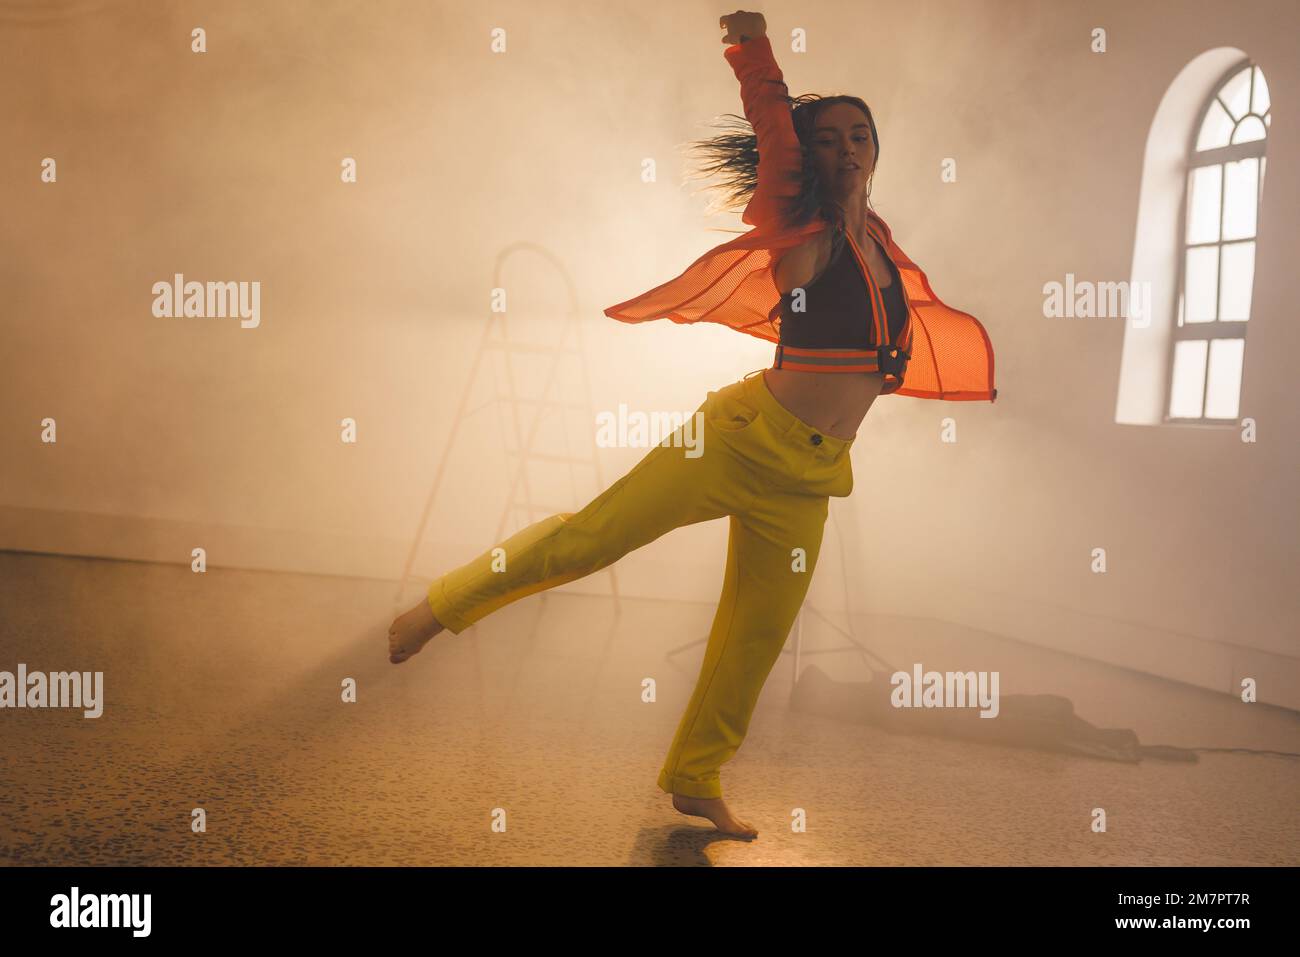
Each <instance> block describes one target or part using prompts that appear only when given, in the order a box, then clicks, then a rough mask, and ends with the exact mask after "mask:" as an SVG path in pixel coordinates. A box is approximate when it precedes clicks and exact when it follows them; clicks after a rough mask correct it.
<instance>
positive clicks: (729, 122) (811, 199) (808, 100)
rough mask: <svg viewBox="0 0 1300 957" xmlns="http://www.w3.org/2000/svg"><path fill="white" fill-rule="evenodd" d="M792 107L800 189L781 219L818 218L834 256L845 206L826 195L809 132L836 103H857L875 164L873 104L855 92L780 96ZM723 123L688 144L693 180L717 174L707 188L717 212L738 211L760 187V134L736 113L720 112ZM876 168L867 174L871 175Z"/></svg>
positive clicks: (840, 240) (804, 220)
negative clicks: (828, 232) (825, 225)
mask: <svg viewBox="0 0 1300 957" xmlns="http://www.w3.org/2000/svg"><path fill="white" fill-rule="evenodd" d="M783 99H784V100H786V102H788V103H789V104H790V106H791V121H792V122H793V124H794V131H795V135H796V136H797V137H798V138H799V145H800V147H801V152H802V154H803V163H802V168H801V169H800V171H799V173H798V182H799V192H798V193H797V194H796V195H795V196H793V197H790V198H788V199H786V200H784V201H783V206H784V208H783V210H782V215H783V219H784V220H785V222H786V223H787V225H790V226H803V225H806V224H807V223H809V222H811V221H812V220H813V218H814V217H816V216H821V217H822V218H824V219H825V220H826V221H827V222H829V223H830V224H831V226H832V227H833V235H834V242H833V247H832V248H833V250H834V254H835V255H838V253H839V248H840V245H841V244H842V243H843V241H844V237H843V233H844V210H843V208H842V207H841V206H840V205H839V203H837V202H835V200H834V199H832V198H831V197H829V196H827V195H826V194H825V192H824V190H823V188H822V187H823V184H822V183H821V182H820V181H819V180H818V178H817V171H816V169H815V167H814V166H813V163H812V159H811V157H810V155H809V154H810V147H811V146H812V139H813V130H814V129H815V127H816V125H817V117H818V115H820V113H821V111H822V109H823V108H824V107H827V106H831V105H833V104H835V103H848V104H850V105H851V106H856V107H857V108H858V109H859V110H861V111H862V112H863V113H865V114H866V117H867V124H868V125H869V126H870V127H871V139H872V141H873V142H874V143H875V146H876V165H878V164H879V162H880V137H879V136H878V135H877V133H876V119H875V117H874V116H872V115H871V107H869V106H867V104H866V103H865V102H864V101H863V100H861V99H860V98H858V97H856V96H847V95H838V96H819V95H818V94H816V93H807V94H804V95H803V96H799V97H790V96H785V97H783ZM723 120H724V122H722V123H719V124H717V128H721V129H723V130H724V132H721V133H718V134H716V135H714V136H712V137H710V138H709V139H705V140H696V141H695V142H693V143H692V144H691V147H690V152H691V153H693V154H695V155H696V156H698V157H699V158H700V161H699V163H698V166H697V168H696V171H695V172H694V173H693V174H692V175H693V178H697V179H702V178H708V177H712V176H717V177H718V182H716V183H713V184H711V185H710V186H709V187H708V188H709V189H713V190H716V191H717V192H718V193H719V194H720V197H721V198H720V201H719V202H718V204H717V206H716V209H717V210H718V211H734V212H741V211H743V210H744V208H745V206H746V205H748V203H749V200H750V199H751V198H752V197H753V195H754V190H755V189H756V188H757V187H758V136H757V134H756V133H755V132H754V128H753V127H752V126H751V125H750V123H749V121H748V120H746V119H745V118H744V117H743V116H737V115H736V114H735V113H724V114H723ZM875 172H876V171H875V167H874V166H873V167H872V170H871V177H872V179H874V178H875ZM867 206H868V208H870V209H871V210H872V211H874V210H875V207H874V206H872V205H871V180H870V179H869V180H868V181H867Z"/></svg>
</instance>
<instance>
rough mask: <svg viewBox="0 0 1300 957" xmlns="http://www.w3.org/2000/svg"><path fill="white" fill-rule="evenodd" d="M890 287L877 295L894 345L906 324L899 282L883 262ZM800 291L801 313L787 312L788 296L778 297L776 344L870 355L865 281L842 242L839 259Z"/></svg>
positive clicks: (891, 267)
mask: <svg viewBox="0 0 1300 957" xmlns="http://www.w3.org/2000/svg"><path fill="white" fill-rule="evenodd" d="M885 262H887V263H888V264H889V272H890V275H892V276H893V277H894V281H893V282H891V283H890V284H889V285H888V286H885V287H884V288H883V289H881V290H880V294H881V297H882V298H883V299H884V300H885V314H886V316H887V317H888V320H889V341H890V342H891V343H893V342H897V341H898V337H899V335H901V334H902V331H903V326H904V324H905V323H906V322H907V303H906V302H905V301H904V300H903V281H902V279H901V277H900V276H899V275H898V267H897V266H895V265H894V263H893V261H892V260H890V259H889V257H888V256H886V257H885ZM803 289H804V303H803V304H804V311H803V312H796V311H794V310H792V309H791V308H790V306H791V302H792V300H793V298H794V293H793V291H791V292H788V293H786V294H785V295H783V296H782V297H781V301H780V303H778V305H777V310H778V311H779V312H780V316H781V328H780V343H781V344H782V345H786V346H796V347H798V348H803V349H871V348H874V347H873V345H872V342H871V339H872V334H873V328H872V322H871V299H870V292H869V290H868V289H867V281H866V279H865V278H864V277H863V275H862V270H861V269H859V268H858V263H857V257H856V256H854V255H853V250H852V249H850V248H849V240H848V239H847V238H846V239H845V240H844V243H843V245H842V246H841V247H840V252H839V255H838V256H836V257H835V258H834V259H832V260H831V263H830V265H828V266H827V267H826V269H824V270H823V271H822V274H821V275H820V276H818V277H817V278H816V279H815V280H813V281H812V282H811V283H809V284H808V285H806V286H804V287H803ZM881 344H882V345H883V343H881Z"/></svg>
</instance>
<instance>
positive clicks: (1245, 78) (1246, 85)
mask: <svg viewBox="0 0 1300 957" xmlns="http://www.w3.org/2000/svg"><path fill="white" fill-rule="evenodd" d="M1219 99H1221V100H1223V103H1224V105H1225V106H1227V108H1228V112H1229V113H1231V114H1232V118H1233V119H1234V120H1239V119H1241V118H1242V117H1243V116H1245V115H1246V114H1247V113H1249V112H1250V67H1246V68H1244V69H1243V70H1241V71H1240V72H1238V73H1237V75H1236V76H1234V77H1233V78H1232V79H1231V80H1229V81H1228V82H1227V83H1225V84H1223V89H1221V90H1220V91H1219Z"/></svg>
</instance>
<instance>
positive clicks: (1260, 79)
mask: <svg viewBox="0 0 1300 957" xmlns="http://www.w3.org/2000/svg"><path fill="white" fill-rule="evenodd" d="M1250 112H1252V113H1258V114H1259V115H1260V116H1263V115H1264V114H1265V113H1267V112H1268V84H1267V83H1265V82H1264V71H1263V70H1261V69H1260V68H1259V67H1255V95H1254V96H1253V97H1251V101H1250Z"/></svg>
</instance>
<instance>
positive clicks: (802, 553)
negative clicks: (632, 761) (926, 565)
mask: <svg viewBox="0 0 1300 957" xmlns="http://www.w3.org/2000/svg"><path fill="white" fill-rule="evenodd" d="M687 428H693V429H694V430H695V431H694V433H693V438H694V442H695V443H697V445H696V447H695V448H693V449H692V448H690V445H691V443H689V442H687V441H685V439H684V436H683V435H682V430H683V429H687ZM852 444H853V440H852V439H840V438H836V437H834V436H830V435H824V434H821V433H819V432H818V431H817V430H816V429H814V428H813V427H812V426H810V425H808V424H807V423H805V422H804V421H803V420H801V419H799V418H797V417H796V416H795V415H794V414H793V413H792V412H790V411H789V410H788V409H786V408H785V407H784V406H783V405H781V404H780V403H779V402H778V401H777V400H776V397H775V396H773V395H772V393H771V391H770V390H769V389H768V387H767V383H766V381H765V379H764V377H763V375H754V374H753V373H750V374H749V375H747V376H746V377H745V378H743V379H740V380H738V381H737V382H733V383H732V384H731V385H728V386H724V387H723V388H721V389H718V390H716V391H711V392H709V393H708V394H707V396H706V398H705V400H704V402H703V403H702V404H701V405H700V407H699V408H698V409H697V410H696V412H695V413H694V415H693V416H692V417H691V419H690V420H688V421H687V422H685V423H684V424H683V425H682V427H681V429H678V431H677V432H676V433H674V434H673V435H672V436H670V437H668V438H667V439H665V440H664V441H663V442H662V443H660V444H658V445H655V446H654V447H653V448H651V449H650V451H649V452H648V453H647V454H646V456H645V457H644V458H643V459H641V461H640V462H639V463H637V464H636V465H635V466H634V467H633V468H632V470H631V471H629V472H628V473H627V474H626V475H624V476H623V477H622V478H620V479H619V480H618V481H616V482H615V483H614V484H613V485H611V486H610V487H609V488H608V489H606V490H605V491H604V492H603V493H601V494H600V495H599V496H597V497H596V498H595V499H593V500H592V501H591V502H590V503H588V505H587V506H586V507H585V508H583V509H582V511H580V512H576V513H574V512H565V513H562V514H559V515H553V516H551V517H550V518H546V519H543V520H542V521H540V522H537V523H536V524H534V525H531V526H529V527H528V528H525V529H523V530H522V531H520V532H518V533H516V534H515V535H513V536H511V537H510V538H508V539H506V540H505V541H504V542H501V543H500V544H499V545H498V546H496V548H500V549H503V550H504V562H502V561H499V560H498V561H495V562H494V559H493V552H494V551H495V550H496V548H492V549H488V550H487V551H486V552H484V553H483V554H482V555H480V556H479V557H478V558H476V559H474V560H473V561H471V562H469V563H468V564H466V565H464V566H462V567H460V568H457V569H455V570H454V571H452V572H449V573H448V574H446V575H443V576H442V577H441V578H439V579H437V580H435V581H434V582H433V583H432V584H431V585H430V586H429V605H430V607H431V608H432V609H433V614H434V617H436V618H437V619H438V621H439V622H441V623H442V624H443V625H445V626H446V627H447V628H448V630H450V631H451V632H453V633H459V632H461V631H463V630H464V629H466V628H468V627H469V626H470V625H472V624H473V623H474V622H476V621H478V620H479V619H481V618H483V617H484V616H486V615H488V614H490V613H491V612H493V611H495V610H496V609H498V608H501V607H502V606H503V605H507V604H509V603H511V602H513V601H517V600H518V599H520V598H523V597H525V596H527V595H532V594H535V593H537V592H540V591H544V590H545V589H548V588H554V587H555V586H556V585H562V584H564V583H566V582H571V581H574V580H575V579H578V578H582V577H584V576H586V575H590V574H592V573H593V572H596V571H599V570H600V569H602V568H604V567H606V566H607V565H609V564H611V563H612V562H615V561H617V560H618V559H619V558H621V557H622V556H623V555H626V554H627V553H628V552H630V551H632V550H633V549H636V548H640V547H641V546H642V545H645V544H647V543H649V542H652V541H654V540H655V539H657V538H659V536H661V535H663V534H664V533H665V532H667V531H669V530H671V529H674V528H680V527H681V526H683V525H691V524H694V523H696V522H706V521H709V520H711V519H716V518H721V517H722V516H724V515H726V516H730V520H731V528H730V538H729V541H728V545H727V569H726V576H725V578H724V580H723V584H722V598H721V600H720V601H719V603H718V610H717V614H716V616H715V617H714V619H713V628H712V630H711V631H710V633H709V641H708V646H707V648H706V649H705V652H704V663H703V665H702V666H701V668H700V675H699V679H698V681H697V682H696V685H695V691H694V693H693V694H692V695H691V699H690V703H689V704H688V705H687V706H686V713H685V714H684V715H682V719H681V722H680V724H679V725H678V727H677V734H676V736H675V737H674V739H673V743H672V746H671V747H670V748H669V751H668V758H667V760H666V761H665V762H664V766H663V769H662V770H661V771H660V773H659V780H658V784H659V787H660V788H661V789H663V790H664V791H667V792H669V793H673V794H686V795H691V796H694V797H704V798H713V797H721V796H722V785H721V782H720V780H719V769H720V768H721V766H722V765H723V763H725V762H726V761H728V760H730V759H731V757H732V756H733V755H734V754H735V753H736V750H737V749H738V748H739V747H740V744H741V742H742V741H743V740H744V738H745V733H746V731H747V730H748V728H749V719H750V716H751V714H752V713H753V711H754V706H755V705H756V704H757V702H758V696H759V692H760V691H762V688H763V683H764V682H765V681H766V680H767V676H768V673H769V672H770V671H771V670H772V666H773V665H774V664H776V661H777V658H778V657H779V656H780V654H781V649H782V647H784V645H785V642H786V639H787V638H788V637H789V634H790V628H791V626H792V625H793V624H794V620H795V617H796V615H797V614H798V612H799V607H800V605H801V604H802V603H803V599H804V594H805V593H806V592H807V590H808V582H809V579H810V578H811V576H812V573H813V569H814V568H815V567H816V564H817V555H818V553H819V551H820V549H821V543H822V531H823V528H824V527H825V523H826V515H827V508H828V504H829V498H828V496H831V495H834V496H840V497H842V496H846V495H848V494H849V493H850V492H851V491H852V490H853V469H852V465H851V463H850V459H849V450H850V447H851V446H852ZM688 453H689V454H688Z"/></svg>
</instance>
